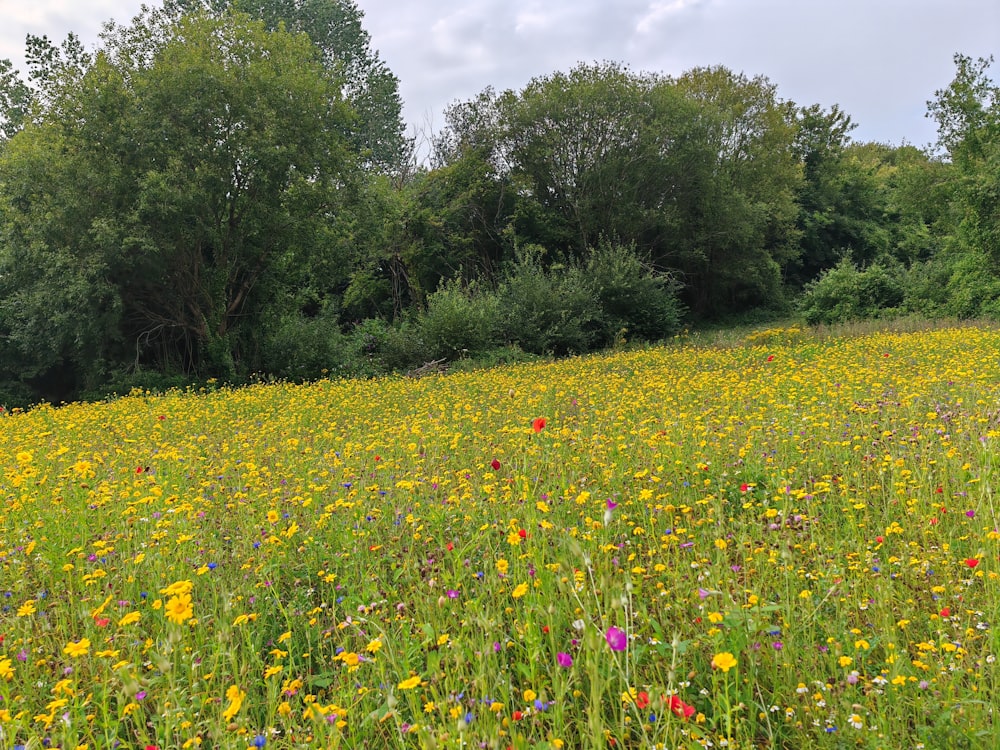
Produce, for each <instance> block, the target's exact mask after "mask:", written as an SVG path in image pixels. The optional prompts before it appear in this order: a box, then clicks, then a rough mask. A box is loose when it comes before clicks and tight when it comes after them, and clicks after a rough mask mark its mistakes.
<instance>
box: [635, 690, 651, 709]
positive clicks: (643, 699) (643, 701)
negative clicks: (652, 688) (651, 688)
mask: <svg viewBox="0 0 1000 750" xmlns="http://www.w3.org/2000/svg"><path fill="white" fill-rule="evenodd" d="M635 705H637V706H638V707H639V708H646V706H648V705H649V693H647V692H646V691H645V690H642V691H640V693H639V694H638V695H637V696H636V697H635Z"/></svg>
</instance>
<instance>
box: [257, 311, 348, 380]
mask: <svg viewBox="0 0 1000 750" xmlns="http://www.w3.org/2000/svg"><path fill="white" fill-rule="evenodd" d="M349 356H350V352H349V346H348V342H347V341H346V340H345V338H344V336H343V334H342V333H341V332H340V328H339V326H338V324H337V318H336V316H335V315H333V314H331V313H327V312H324V313H321V314H319V315H317V316H314V317H309V316H306V315H303V314H302V313H299V312H293V313H288V314H286V315H283V316H281V317H280V318H279V319H278V320H277V321H275V322H274V323H273V324H272V325H271V326H269V327H268V328H267V329H266V330H265V332H264V336H263V341H262V356H261V364H262V366H263V369H264V371H265V372H267V373H268V374H269V375H275V376H277V377H280V378H287V379H290V380H311V379H315V378H321V377H323V376H325V375H327V374H329V373H331V372H336V371H337V370H339V369H342V368H343V365H344V364H345V361H346V360H347V359H349Z"/></svg>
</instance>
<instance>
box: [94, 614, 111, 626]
mask: <svg viewBox="0 0 1000 750" xmlns="http://www.w3.org/2000/svg"><path fill="white" fill-rule="evenodd" d="M109 622H111V620H110V619H108V618H107V617H95V618H94V624H95V625H96V626H97V627H99V628H105V627H107V625H108V623H109Z"/></svg>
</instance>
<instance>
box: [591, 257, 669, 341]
mask: <svg viewBox="0 0 1000 750" xmlns="http://www.w3.org/2000/svg"><path fill="white" fill-rule="evenodd" d="M584 274H585V277H586V280H587V283H588V285H589V286H590V288H591V289H592V290H593V294H594V298H595V299H596V301H597V304H598V307H599V308H600V319H599V323H600V325H599V327H598V329H597V331H596V337H595V340H594V345H596V346H598V347H607V346H611V345H612V344H613V343H615V341H616V340H618V339H619V338H620V337H621V336H622V335H623V334H624V335H625V336H627V337H628V338H639V339H642V340H644V341H659V340H660V339H664V338H667V337H669V336H672V335H673V334H674V333H676V332H677V331H678V330H679V329H680V327H681V318H682V316H683V307H682V305H681V303H680V300H679V298H678V292H679V290H680V285H679V284H678V283H677V282H676V281H674V279H672V278H671V277H670V276H668V275H666V274H662V273H657V272H656V271H655V270H653V269H652V268H650V267H648V266H646V265H645V264H643V262H642V261H641V260H640V259H639V256H638V254H637V253H636V250H635V247H634V246H622V245H614V244H612V243H610V242H607V241H603V240H602V241H601V242H600V243H599V244H598V246H597V247H596V248H594V249H593V250H591V251H590V253H589V255H588V257H587V259H586V263H585V265H584Z"/></svg>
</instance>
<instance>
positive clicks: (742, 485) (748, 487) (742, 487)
mask: <svg viewBox="0 0 1000 750" xmlns="http://www.w3.org/2000/svg"><path fill="white" fill-rule="evenodd" d="M748 489H750V485H749V484H747V483H746V482H744V483H743V484H741V485H740V492H746V491H747V490H748Z"/></svg>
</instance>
